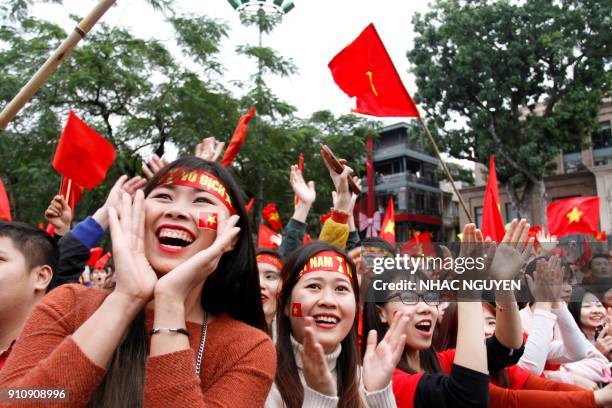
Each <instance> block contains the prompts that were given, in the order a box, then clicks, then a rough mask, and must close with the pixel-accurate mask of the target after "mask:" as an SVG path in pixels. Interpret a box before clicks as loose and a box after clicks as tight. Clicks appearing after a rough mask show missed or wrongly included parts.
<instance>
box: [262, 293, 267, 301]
mask: <svg viewBox="0 0 612 408" xmlns="http://www.w3.org/2000/svg"><path fill="white" fill-rule="evenodd" d="M267 301H268V297H267V296H266V295H264V294H263V293H262V294H261V303H266V302H267Z"/></svg>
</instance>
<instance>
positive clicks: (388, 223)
mask: <svg viewBox="0 0 612 408" xmlns="http://www.w3.org/2000/svg"><path fill="white" fill-rule="evenodd" d="M380 237H381V238H382V239H384V240H385V241H387V242H388V243H390V244H391V245H395V209H394V208H393V196H389V201H388V202H387V211H386V212H385V218H384V219H383V222H382V226H381V230H380Z"/></svg>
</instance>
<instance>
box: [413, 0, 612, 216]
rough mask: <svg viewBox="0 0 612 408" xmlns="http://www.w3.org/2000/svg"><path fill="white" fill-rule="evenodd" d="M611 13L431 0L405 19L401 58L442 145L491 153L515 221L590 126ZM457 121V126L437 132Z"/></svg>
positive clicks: (588, 6)
mask: <svg viewBox="0 0 612 408" xmlns="http://www.w3.org/2000/svg"><path fill="white" fill-rule="evenodd" d="M610 16H612V9H611V8H610V3H609V2H601V1H596V0H582V1H566V0H562V1H556V2H551V1H546V0H527V1H525V2H519V3H517V2H511V1H507V0H498V1H487V0H476V1H465V0H438V1H436V2H435V3H434V4H433V5H432V9H431V11H430V12H428V13H426V14H424V15H416V16H415V17H414V20H413V23H414V27H415V31H416V33H417V37H416V39H415V44H414V48H413V49H412V50H411V51H409V52H408V59H409V60H410V62H411V63H412V64H413V66H414V69H413V71H414V74H415V75H416V77H417V85H418V94H417V99H418V100H419V101H420V102H421V103H422V104H423V105H424V106H425V108H426V109H427V111H428V112H429V114H430V115H431V116H433V117H436V118H437V124H438V129H437V130H438V132H437V137H438V139H439V141H440V143H441V145H442V146H443V147H444V148H445V150H446V151H448V152H449V153H450V154H451V155H452V156H454V157H457V158H464V159H469V160H475V161H479V162H481V163H484V164H486V163H488V157H489V154H491V153H494V154H496V165H497V174H498V177H499V179H500V182H502V183H503V184H504V185H505V186H506V188H507V191H508V192H509V193H510V196H511V197H512V201H513V203H514V204H515V206H516V207H517V209H518V211H519V213H520V214H521V215H522V216H528V214H529V212H528V203H529V200H530V198H531V195H532V194H538V195H539V198H540V202H541V205H542V206H541V214H545V211H542V210H544V209H545V206H546V192H545V188H544V183H543V177H544V176H545V175H547V174H550V173H551V172H552V171H553V170H554V163H553V160H554V159H555V158H556V157H557V156H558V155H559V154H560V153H561V152H562V151H563V150H572V151H573V150H575V149H576V148H578V147H580V146H582V145H584V143H585V140H586V139H587V137H588V135H589V134H590V132H591V131H592V130H593V129H594V128H595V126H596V124H597V123H596V117H597V112H598V109H599V107H600V106H601V102H602V98H603V97H604V95H606V93H607V92H609V89H610V70H609V67H610V50H609V46H610V44H611V43H612V38H611V34H610V29H609V28H610V26H611V23H612V22H611V18H610ZM458 119H459V120H460V123H461V122H464V123H465V126H464V127H460V126H452V127H448V126H447V127H446V128H445V124H446V125H448V124H449V123H452V121H457V120H458ZM544 217H545V215H544ZM533 221H535V222H541V223H545V219H544V218H543V219H541V220H533Z"/></svg>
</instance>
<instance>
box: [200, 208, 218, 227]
mask: <svg viewBox="0 0 612 408" xmlns="http://www.w3.org/2000/svg"><path fill="white" fill-rule="evenodd" d="M217 224H218V217H217V214H216V213H211V212H205V211H202V212H200V218H199V219H198V228H200V229H207V230H211V231H216V230H217Z"/></svg>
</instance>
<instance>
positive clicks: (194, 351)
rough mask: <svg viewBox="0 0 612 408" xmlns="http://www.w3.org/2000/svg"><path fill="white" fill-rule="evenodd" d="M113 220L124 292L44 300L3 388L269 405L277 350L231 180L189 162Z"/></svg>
mask: <svg viewBox="0 0 612 408" xmlns="http://www.w3.org/2000/svg"><path fill="white" fill-rule="evenodd" d="M145 197H146V198H145ZM108 216H109V220H110V228H111V236H112V241H113V257H114V260H115V270H116V274H117V285H116V289H115V290H114V291H113V292H112V293H111V294H108V293H107V292H101V291H97V290H95V289H87V288H83V287H81V286H78V285H64V286H62V287H60V288H58V289H56V290H54V291H53V292H52V293H51V294H50V295H49V296H47V297H46V298H45V299H43V301H42V302H40V303H39V304H38V306H37V307H36V309H35V310H34V311H33V313H32V314H31V315H30V318H29V320H28V322H27V323H26V326H25V328H24V330H23V333H22V335H21V337H20V339H19V341H18V343H17V344H16V347H15V350H14V352H13V355H14V356H15V358H13V359H11V360H9V361H8V363H7V366H5V368H4V369H3V371H2V374H1V375H0V385H1V386H2V387H48V386H56V387H57V386H60V385H61V386H62V387H63V388H65V389H67V391H68V392H69V395H70V402H71V403H72V405H74V406H83V405H90V406H100V407H107V406H113V407H138V406H142V405H146V406H152V407H166V406H175V405H177V406H178V405H189V406H210V405H215V406H228V407H229V406H231V407H241V406H245V407H246V406H249V407H250V406H253V405H255V406H258V405H262V404H263V402H264V400H265V397H266V395H267V392H268V390H269V387H270V385H271V383H272V379H273V376H274V370H275V352H274V346H273V344H272V342H271V340H270V338H269V337H268V336H267V335H266V334H265V332H264V330H265V329H266V323H265V319H264V314H263V310H262V305H261V296H260V289H259V279H258V273H257V266H256V260H255V252H254V246H253V242H252V239H251V234H250V230H249V225H248V221H247V217H246V211H245V209H244V202H243V200H242V197H241V193H240V190H239V189H238V187H237V185H236V183H235V182H234V180H233V178H232V177H231V175H230V174H229V173H228V172H227V171H226V170H225V169H224V168H223V167H221V166H220V165H218V164H216V163H211V162H207V161H204V160H201V159H198V158H195V157H186V158H181V159H179V160H177V161H175V162H173V163H171V164H169V165H168V166H166V167H165V168H163V169H161V170H160V171H159V172H158V174H156V175H155V176H154V177H153V178H152V179H151V180H150V181H149V182H148V184H147V185H146V186H145V188H144V192H143V191H138V192H136V193H135V195H134V197H133V198H132V197H130V196H129V195H128V194H127V193H126V194H124V195H123V197H122V201H121V205H120V208H112V207H111V208H108ZM101 333H104V335H101ZM147 333H148V335H147ZM33 350H35V352H32V351H33ZM26 367H27V369H26Z"/></svg>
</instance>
